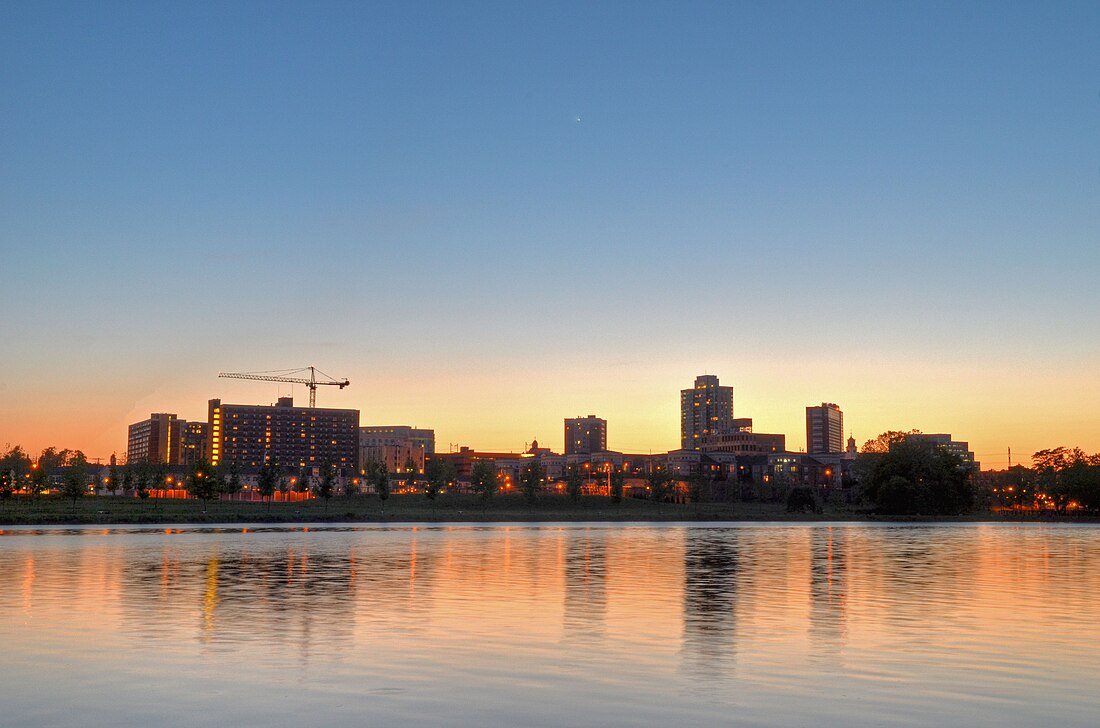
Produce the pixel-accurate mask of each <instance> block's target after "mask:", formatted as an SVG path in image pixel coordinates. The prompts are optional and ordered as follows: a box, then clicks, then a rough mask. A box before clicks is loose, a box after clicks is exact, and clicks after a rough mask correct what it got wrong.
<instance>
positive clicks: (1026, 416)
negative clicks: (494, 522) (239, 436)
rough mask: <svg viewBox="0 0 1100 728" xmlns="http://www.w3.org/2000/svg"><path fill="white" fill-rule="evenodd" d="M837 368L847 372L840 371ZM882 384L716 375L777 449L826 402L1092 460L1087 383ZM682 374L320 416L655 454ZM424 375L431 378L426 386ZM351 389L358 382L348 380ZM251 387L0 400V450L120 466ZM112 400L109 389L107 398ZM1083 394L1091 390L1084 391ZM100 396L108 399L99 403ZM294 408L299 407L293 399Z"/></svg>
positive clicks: (341, 400) (447, 396)
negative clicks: (142, 439)
mask: <svg viewBox="0 0 1100 728" xmlns="http://www.w3.org/2000/svg"><path fill="white" fill-rule="evenodd" d="M846 367H847V368H846ZM886 371H889V376H883V373H882V372H883V367H882V362H881V361H877V362H876V361H863V362H857V363H855V364H848V363H845V362H828V361H825V362H821V363H819V364H818V365H816V367H815V368H814V369H813V370H812V371H810V372H807V371H805V370H804V369H802V368H800V367H799V366H796V365H794V364H783V363H782V362H776V361H766V362H760V363H752V364H751V365H750V363H748V362H743V363H740V364H739V365H736V366H730V367H729V372H728V373H725V372H718V376H719V377H720V380H721V383H722V384H723V385H732V386H734V411H735V416H737V417H751V418H753V427H754V429H755V430H756V431H757V432H774V433H782V434H784V435H786V440H787V448H788V449H789V450H792V451H798V450H800V449H802V448H803V447H804V446H805V407H806V406H808V405H816V404H819V403H820V402H822V401H830V402H833V401H835V402H837V403H838V404H839V405H840V407H841V409H842V410H843V411H844V429H845V433H844V436H845V438H847V436H848V435H849V434H853V435H854V436H855V438H856V441H857V443H858V444H859V445H862V444H863V442H864V441H865V440H868V439H871V438H873V437H874V436H876V435H877V434H879V433H880V432H883V431H885V430H891V429H902V430H908V429H914V428H915V429H920V430H922V431H924V432H946V433H950V434H952V435H953V436H954V437H955V439H959V440H964V441H967V442H969V443H970V446H971V450H973V451H974V452H975V455H976V457H977V459H978V460H979V461H980V462H981V463H982V464H983V467H986V468H1003V467H1005V466H1006V465H1007V459H1008V448H1009V447H1011V448H1012V452H1013V462H1014V463H1027V462H1029V458H1030V455H1031V453H1033V452H1035V451H1037V450H1040V449H1044V448H1049V447H1055V446H1058V445H1066V446H1077V447H1081V448H1082V449H1084V450H1086V451H1088V452H1100V418H1097V417H1096V415H1095V412H1097V411H1100V393H1098V392H1096V391H1086V390H1082V388H1081V382H1084V381H1089V377H1090V376H1091V374H1087V373H1086V372H1084V371H1078V370H1077V369H1076V368H1072V367H1071V368H1068V369H1067V370H1065V371H1063V372H1061V373H1060V374H1052V375H1050V376H1048V377H1046V378H1045V379H1044V381H1043V382H1042V387H1041V388H1040V387H1035V386H1033V387H1032V390H1030V391H1029V392H1028V393H1027V394H1028V396H1027V397H1024V396H1023V395H1021V396H1020V397H1018V398H1014V397H1011V396H1006V394H1005V393H1006V392H1013V391H1014V388H1015V387H1016V385H1017V383H1018V381H1019V378H1020V377H1021V372H1019V371H1016V370H1014V369H1012V368H1001V369H998V368H995V367H989V368H986V369H975V370H973V371H971V370H964V369H960V368H958V367H947V366H943V365H937V364H936V363H920V364H917V363H905V362H899V363H894V364H892V365H891V367H890V368H887V369H886ZM696 373H697V372H696V370H694V369H685V368H682V367H677V371H675V372H672V371H667V370H665V369H662V368H661V367H657V366H649V367H642V368H641V369H640V370H639V371H637V372H634V373H632V376H630V377H622V376H620V375H619V373H617V372H615V371H608V370H605V371H596V372H588V371H585V370H583V368H581V367H578V366H565V365H563V366H561V367H560V371H556V372H553V374H554V376H550V377H547V378H545V379H543V380H540V381H539V382H538V384H537V385H535V384H532V382H531V381H530V380H529V379H528V378H527V377H526V376H525V375H524V374H523V373H522V372H519V371H517V372H513V373H509V372H502V371H493V372H480V373H479V372H476V371H467V372H463V373H462V374H463V375H462V376H460V375H459V374H458V373H455V372H449V373H443V374H441V375H440V376H438V377H437V378H432V377H430V376H427V377H425V378H417V377H410V376H407V375H405V376H400V375H397V374H396V373H393V376H392V377H391V378H390V379H389V381H384V382H383V381H381V380H379V379H377V378H374V379H373V380H372V379H371V378H366V377H358V381H361V382H364V384H363V385H361V387H360V388H359V389H355V388H354V386H353V388H352V389H349V390H347V391H346V392H344V393H341V394H339V395H336V394H335V393H333V395H330V396H328V397H325V398H323V399H322V400H321V402H320V403H319V404H321V405H322V406H328V407H348V408H358V409H360V411H361V415H360V424H361V425H379V424H408V425H413V426H417V427H430V428H433V429H434V430H435V433H436V449H437V451H439V452H445V451H447V449H448V447H449V446H450V445H454V446H458V445H466V446H470V447H472V448H474V449H481V450H492V451H502V452H517V453H518V452H520V451H522V449H523V447H524V443H529V442H530V441H531V440H533V439H536V438H537V439H538V440H539V442H540V443H542V444H543V446H548V447H551V448H552V449H554V450H555V451H557V452H561V451H563V446H564V443H563V420H564V419H565V418H568V417H575V416H577V415H579V414H581V415H583V414H596V415H597V416H599V417H602V418H604V419H606V420H607V421H608V447H609V448H610V449H612V450H618V451H623V452H636V453H647V452H665V451H667V450H670V449H676V448H677V447H679V442H680V432H679V392H680V389H683V388H689V387H691V386H692V382H693V381H694V380H693V377H694V376H695V374H696ZM428 374H430V373H428ZM351 379H352V381H353V382H355V381H356V380H357V378H356V377H351ZM253 384H254V383H234V382H228V383H226V382H218V383H217V384H212V383H209V382H205V381H203V382H201V383H200V382H196V381H193V382H190V383H184V384H182V385H181V386H180V388H179V389H178V391H168V390H161V391H157V392H154V393H150V394H148V395H146V396H144V397H141V398H140V399H138V400H136V401H134V400H133V398H132V397H131V398H130V399H129V400H127V398H126V397H125V396H123V395H122V394H121V392H116V394H117V395H118V396H117V398H115V399H109V398H108V397H107V396H106V393H101V394H100V395H98V396H95V397H92V398H83V397H73V398H71V399H68V398H61V397H57V396H45V397H43V398H42V399H41V400H40V401H39V402H37V403H36V404H35V406H32V404H31V401H30V400H31V394H30V393H27V394H22V393H20V394H16V395H13V394H12V393H11V392H8V393H7V397H8V399H9V400H12V399H15V401H14V402H11V403H10V404H9V407H8V410H9V412H10V415H8V416H5V417H4V418H2V420H0V446H4V445H16V444H19V445H21V446H22V447H23V448H24V449H25V450H26V451H27V452H28V453H30V454H32V455H36V454H37V453H38V452H40V451H41V450H42V449H43V448H45V447H47V446H53V447H57V448H70V449H80V450H83V451H84V452H85V453H86V454H87V455H88V456H89V457H91V458H93V459H94V458H100V459H101V460H102V461H103V462H106V461H107V460H108V459H109V457H110V455H111V454H112V453H118V454H124V453H125V449H126V436H127V426H128V425H129V424H131V423H133V422H138V421H140V420H143V419H145V418H147V417H148V416H149V414H150V413H151V412H174V413H176V414H178V415H179V417H180V418H182V419H187V420H199V421H205V420H206V419H207V411H206V402H207V400H208V399H210V398H212V397H214V396H219V397H221V398H222V399H223V400H224V401H237V402H244V403H259V404H266V403H268V402H269V401H270V402H273V401H274V400H275V399H276V398H277V396H278V395H285V394H286V391H285V389H283V390H280V389H278V388H271V387H270V385H266V384H261V385H259V386H252V385H253ZM116 389H117V388H116ZM1095 389H1096V388H1094V390H1095ZM108 391H109V390H108ZM297 395H298V397H299V398H300V397H301V396H302V393H301V392H299V393H297Z"/></svg>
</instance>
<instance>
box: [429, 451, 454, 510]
mask: <svg viewBox="0 0 1100 728" xmlns="http://www.w3.org/2000/svg"><path fill="white" fill-rule="evenodd" d="M424 477H425V478H427V486H426V487H425V488H424V495H426V496H428V500H435V498H436V496H438V495H439V494H440V493H442V492H443V491H444V490H445V489H446V488H447V484H448V483H451V482H453V481H454V479H455V478H456V477H457V474H456V473H455V466H454V464H453V463H451V462H450V461H449V460H444V459H443V458H439V457H432V459H431V460H429V461H428V463H427V465H426V466H425V467H424Z"/></svg>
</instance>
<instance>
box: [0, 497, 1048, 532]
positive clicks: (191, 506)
mask: <svg viewBox="0 0 1100 728" xmlns="http://www.w3.org/2000/svg"><path fill="white" fill-rule="evenodd" d="M866 520H872V519H871V517H869V516H867V515H866V514H863V513H859V512H856V511H852V510H848V509H844V508H838V507H830V506H828V505H827V506H826V507H825V508H824V509H823V511H822V512H821V513H804V514H803V513H797V514H796V513H787V512H786V509H785V507H784V504H782V503H705V504H699V505H683V504H675V503H661V504H658V503H654V502H652V501H645V500H636V499H627V500H624V501H623V502H622V503H611V502H609V500H608V499H607V498H603V497H588V498H583V499H581V501H580V502H579V503H574V502H572V501H571V500H569V499H568V498H565V497H557V496H550V497H545V498H542V499H540V500H539V501H538V502H536V503H534V504H531V503H527V502H526V501H524V500H523V499H522V498H520V497H519V496H514V495H507V496H504V495H502V496H497V497H494V498H491V499H490V500H488V501H482V500H480V499H479V498H477V497H475V496H466V495H447V496H443V497H441V498H439V499H437V500H436V501H434V502H433V501H429V500H428V499H427V498H425V497H424V496H422V495H394V496H391V497H390V498H389V499H388V500H387V501H386V502H385V508H384V509H383V507H382V502H381V501H379V500H378V498H377V497H374V496H354V497H351V498H345V497H337V498H333V499H331V500H330V501H328V502H325V501H323V500H309V501H302V502H298V503H246V502H233V501H211V502H209V503H207V504H205V505H204V504H203V503H202V502H201V501H197V500H181V499H171V498H164V499H153V498H150V499H148V500H146V501H141V500H140V499H137V498H126V497H109V496H100V497H95V498H82V499H78V500H77V501H76V503H75V504H74V503H73V502H72V501H70V500H67V499H62V498H60V497H57V496H47V497H40V498H30V497H22V496H17V497H14V498H11V499H9V500H7V501H4V502H3V504H2V505H0V524H2V525H61V524H104V525H109V524H139V523H149V524H157V523H304V522H325V521H330V522H368V523H369V522H454V521H475V522H506V521H534V522H540V521H543V522H545V521H611V522H614V521H866ZM904 520H929V519H919V518H916V519H904ZM935 520H937V521H942V520H961V521H1009V520H1013V521H1015V520H1029V519H1021V518H1008V517H1002V516H997V515H994V514H989V513H985V514H980V513H979V514H974V515H971V516H969V517H963V518H958V519H943V518H937V519H935ZM1030 520H1040V519H1036V518H1032V519H1030Z"/></svg>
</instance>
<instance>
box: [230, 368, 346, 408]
mask: <svg viewBox="0 0 1100 728" xmlns="http://www.w3.org/2000/svg"><path fill="white" fill-rule="evenodd" d="M306 371H309V379H305V378H304V377H294V376H291V375H292V374H304V373H305V372H306ZM318 374H320V375H321V376H322V377H326V378H327V379H328V381H323V380H322V381H318V380H317V375H318ZM218 376H219V377H223V378H225V379H254V380H256V381H260V382H286V383H288V384H304V385H306V386H307V387H309V406H310V407H316V406H317V387H319V386H320V385H328V386H334V387H339V388H340V389H343V388H344V387H346V386H348V385H349V384H351V382H349V381H348V380H347V379H344V380H343V381H341V380H339V379H335V378H333V377H330V376H329V375H327V374H325V373H324V372H322V371H320V370H318V369H317V368H316V367H303V368H301V369H273V370H271V371H267V372H220V373H219V374H218Z"/></svg>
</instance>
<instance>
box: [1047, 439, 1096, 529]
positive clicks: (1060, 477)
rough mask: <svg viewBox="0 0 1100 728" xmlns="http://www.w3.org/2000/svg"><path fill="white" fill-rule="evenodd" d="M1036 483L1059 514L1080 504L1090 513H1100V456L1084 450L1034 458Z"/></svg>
mask: <svg viewBox="0 0 1100 728" xmlns="http://www.w3.org/2000/svg"><path fill="white" fill-rule="evenodd" d="M1031 462H1032V465H1033V467H1034V469H1035V481H1036V485H1037V486H1038V488H1039V490H1040V491H1041V493H1042V494H1043V495H1045V496H1046V497H1047V498H1049V499H1050V501H1051V502H1052V503H1053V504H1054V508H1055V510H1056V511H1057V512H1058V513H1065V512H1066V510H1067V509H1068V508H1069V505H1070V503H1073V502H1075V501H1076V502H1077V503H1078V504H1079V505H1080V506H1082V507H1083V508H1086V509H1088V510H1097V509H1100V454H1098V455H1087V454H1086V453H1085V452H1084V451H1083V450H1082V449H1081V448H1079V447H1074V448H1068V447H1056V448H1052V449H1049V450H1040V451H1039V452H1037V453H1035V454H1034V455H1032V456H1031Z"/></svg>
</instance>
